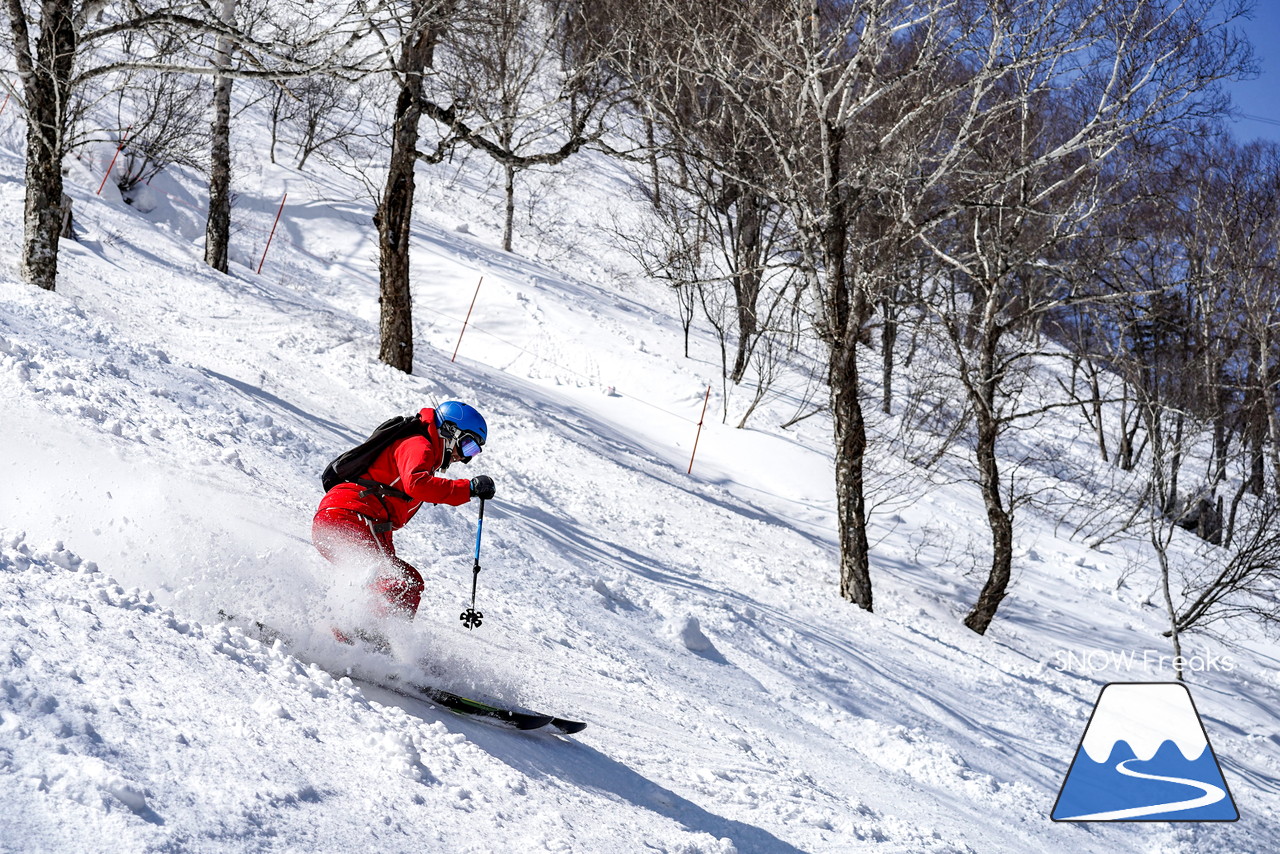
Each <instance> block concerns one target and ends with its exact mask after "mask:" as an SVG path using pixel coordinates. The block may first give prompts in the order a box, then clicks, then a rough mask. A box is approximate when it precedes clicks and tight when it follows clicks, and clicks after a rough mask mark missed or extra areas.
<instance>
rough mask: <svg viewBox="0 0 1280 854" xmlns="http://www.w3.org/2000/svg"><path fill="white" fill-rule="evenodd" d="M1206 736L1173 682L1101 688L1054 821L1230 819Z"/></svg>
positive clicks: (1232, 810) (1232, 811) (1232, 808)
mask: <svg viewBox="0 0 1280 854" xmlns="http://www.w3.org/2000/svg"><path fill="white" fill-rule="evenodd" d="M1239 817H1240V813H1239V812H1238V811H1237V810H1236V804H1235V801H1234V800H1232V798H1231V792H1230V791H1229V790H1228V789H1227V781H1226V780H1225V779H1224V778H1223V776H1222V769H1220V768H1219V767H1218V760H1217V757H1216V756H1214V753H1213V747H1212V746H1211V745H1210V744H1209V736H1208V734H1207V733H1206V732H1205V729H1204V724H1203V723H1202V722H1201V721H1200V715H1199V713H1198V712H1197V711H1196V707H1195V703H1193V702H1192V700H1191V692H1190V691H1188V690H1187V687H1186V686H1185V685H1183V684H1182V683H1180V682H1113V683H1111V684H1110V685H1107V686H1105V687H1104V688H1103V689H1102V693H1101V694H1100V695H1098V702H1097V704H1096V705H1095V706H1094V707H1093V715H1092V716H1091V717H1090V718H1089V724H1088V726H1086V727H1085V730H1084V736H1083V738H1081V739H1080V747H1079V748H1077V750H1076V755H1075V759H1073V760H1072V762H1071V769H1070V770H1069V771H1067V778H1066V780H1064V781H1063V783H1062V791H1061V792H1059V793H1058V801H1057V803H1055V804H1054V806H1053V813H1052V815H1051V818H1052V819H1053V820H1054V821H1235V820H1236V819H1238V818H1239Z"/></svg>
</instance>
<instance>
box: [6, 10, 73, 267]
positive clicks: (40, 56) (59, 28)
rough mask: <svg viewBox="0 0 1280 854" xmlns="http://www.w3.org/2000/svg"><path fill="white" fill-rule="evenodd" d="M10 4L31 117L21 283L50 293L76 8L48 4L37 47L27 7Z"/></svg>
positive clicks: (60, 219) (59, 228) (55, 262)
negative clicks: (32, 41) (33, 40)
mask: <svg viewBox="0 0 1280 854" xmlns="http://www.w3.org/2000/svg"><path fill="white" fill-rule="evenodd" d="M7 5H8V13H9V27H10V32H11V33H12V35H13V42H14V59H15V62H16V64H17V67H18V74H19V77H20V78H21V80H22V95H23V102H24V106H25V108H26V113H27V162H26V176H25V177H26V199H25V203H24V206H23V237H22V260H21V263H20V266H19V275H20V276H21V277H22V279H23V281H25V282H28V283H29V284H33V285H35V286H37V287H40V288H43V289H45V290H47V291H51V290H53V289H54V288H55V287H56V286H57V283H58V243H59V240H60V238H61V236H62V226H63V219H64V211H63V192H62V155H63V153H64V151H65V148H66V131H67V107H68V104H69V103H70V101H71V78H72V74H73V71H74V62H75V55H76V51H77V49H78V47H79V45H78V42H79V38H78V34H77V30H76V24H75V10H74V9H73V4H72V3H71V2H69V0H45V2H44V3H42V4H41V9H40V12H41V17H40V20H39V22H37V24H38V27H39V34H38V36H37V39H36V43H35V45H34V46H33V45H32V44H31V41H30V39H31V32H30V27H29V22H28V18H27V13H26V10H25V9H24V7H23V4H22V3H20V2H19V0H8V4H7ZM33 47H34V49H33Z"/></svg>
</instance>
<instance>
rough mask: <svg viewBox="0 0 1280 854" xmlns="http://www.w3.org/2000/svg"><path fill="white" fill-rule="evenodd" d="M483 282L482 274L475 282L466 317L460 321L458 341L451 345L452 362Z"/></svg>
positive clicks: (469, 320)
mask: <svg viewBox="0 0 1280 854" xmlns="http://www.w3.org/2000/svg"><path fill="white" fill-rule="evenodd" d="M482 284H484V276H481V277H480V281H478V282H476V292H475V293H474V294H472V295H471V307H470V308H468V309H467V316H466V319H465V320H463V321H462V331H461V332H459V333H458V343H457V344H454V345H453V358H452V359H450V360H449V361H450V362H452V361H454V360H456V359H457V358H458V348H459V347H461V346H462V336H463V334H465V333H466V331H467V324H468V323H470V322H471V309H473V308H475V307H476V297H478V296H480V286H481V285H482Z"/></svg>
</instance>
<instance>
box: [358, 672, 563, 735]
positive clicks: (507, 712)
mask: <svg viewBox="0 0 1280 854" xmlns="http://www.w3.org/2000/svg"><path fill="white" fill-rule="evenodd" d="M371 684H374V685H379V686H381V687H383V688H386V689H387V690H388V691H392V692H394V693H396V694H400V695H401V696H403V697H411V698H413V699H416V700H426V701H427V702H429V703H432V704H434V705H437V706H440V707H441V708H445V709H448V710H449V711H451V712H456V713H458V714H460V715H468V716H470V717H478V718H484V719H488V720H490V721H492V722H495V723H499V724H503V725H505V726H510V727H515V728H516V729H520V730H534V729H542V728H543V727H550V728H551V729H553V730H555V731H557V732H560V733H562V734H564V735H573V734H574V733H579V732H582V731H583V730H584V729H586V728H587V725H586V723H584V722H583V721H572V720H569V719H568V718H558V717H555V716H553V715H544V714H541V713H539V712H531V711H527V710H522V709H511V708H507V707H504V706H495V705H493V704H492V703H483V702H481V701H479V700H472V699H471V698H470V697H463V696H461V695H460V694H454V693H453V692H452V691H445V690H443V689H441V688H433V687H431V686H429V685H413V684H409V683H398V682H396V681H394V680H388V681H386V682H379V681H373V682H372V683H371Z"/></svg>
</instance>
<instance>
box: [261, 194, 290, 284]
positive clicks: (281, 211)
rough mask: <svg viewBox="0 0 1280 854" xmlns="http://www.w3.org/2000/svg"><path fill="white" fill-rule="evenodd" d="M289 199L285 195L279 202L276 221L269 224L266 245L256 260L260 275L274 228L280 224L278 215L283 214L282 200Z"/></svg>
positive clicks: (273, 234)
mask: <svg viewBox="0 0 1280 854" xmlns="http://www.w3.org/2000/svg"><path fill="white" fill-rule="evenodd" d="M287 198H289V194H288V193H285V194H284V198H282V199H281V200H280V207H279V209H278V210H277V211H276V221H275V222H273V223H271V233H270V234H268V235H267V245H266V246H264V247H262V257H261V258H260V259H258V273H259V274H261V273H262V263H263V262H264V261H266V260H267V250H268V249H270V248H271V241H272V240H273V239H274V238H275V236H276V226H277V225H279V224H280V214H282V213H284V200H285V199H287Z"/></svg>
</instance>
